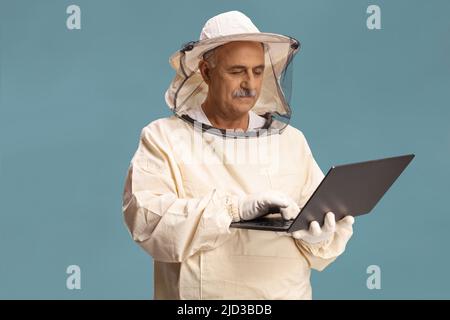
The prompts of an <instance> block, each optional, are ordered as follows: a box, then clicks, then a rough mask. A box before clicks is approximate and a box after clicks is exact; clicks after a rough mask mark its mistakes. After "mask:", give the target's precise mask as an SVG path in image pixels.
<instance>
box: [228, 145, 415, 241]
mask: <svg viewBox="0 0 450 320" xmlns="http://www.w3.org/2000/svg"><path fill="white" fill-rule="evenodd" d="M413 158H414V154H407V155H402V156H397V157H391V158H384V159H377V160H371V161H365V162H358V163H350V164H344V165H338V166H333V167H331V168H330V170H329V171H328V173H327V174H326V175H325V177H324V178H323V180H322V182H321V183H320V184H319V186H318V187H317V189H316V190H315V191H314V193H313V194H312V195H311V197H310V198H309V200H308V201H307V202H306V204H305V206H304V207H303V208H302V209H301V210H300V212H299V214H298V215H297V217H296V218H295V219H294V220H284V219H283V218H282V217H281V214H279V208H278V209H277V208H272V209H271V210H270V211H269V214H268V215H265V216H263V217H260V218H258V219H254V220H249V221H239V222H234V223H232V224H231V226H230V227H232V228H243V229H254V230H266V231H286V232H289V233H291V232H294V231H298V230H302V229H308V228H309V224H310V222H312V221H314V220H316V221H318V222H319V224H320V225H321V226H322V225H323V222H324V218H325V214H326V213H327V212H329V211H332V212H333V213H334V214H335V216H336V221H339V220H340V219H342V218H343V217H344V216H346V215H352V216H354V217H356V216H359V215H363V214H367V213H369V212H370V211H371V210H372V209H373V208H374V207H375V205H376V204H377V203H378V201H380V199H381V198H382V197H383V195H384V194H385V193H386V191H387V190H388V189H389V188H390V187H391V186H392V184H393V183H394V182H395V180H397V178H398V177H399V176H400V174H401V173H402V172H403V170H405V168H406V167H407V166H408V164H409V163H410V162H411V161H412V159H413ZM277 212H278V214H276V213H277Z"/></svg>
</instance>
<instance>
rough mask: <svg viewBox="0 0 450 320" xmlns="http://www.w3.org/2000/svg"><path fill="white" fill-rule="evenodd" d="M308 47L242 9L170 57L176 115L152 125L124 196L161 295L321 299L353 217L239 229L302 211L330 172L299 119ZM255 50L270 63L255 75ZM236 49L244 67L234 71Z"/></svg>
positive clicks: (215, 21) (170, 94)
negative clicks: (295, 62)
mask: <svg viewBox="0 0 450 320" xmlns="http://www.w3.org/2000/svg"><path fill="white" fill-rule="evenodd" d="M255 43H258V46H259V47H258V46H256V47H255V46H254V44H255ZM230 48H231V49H232V50H231V49H230ZM299 48H300V44H299V42H298V41H297V40H296V39H293V38H291V37H287V36H283V35H278V34H271V33H261V32H260V31H259V30H258V29H257V28H256V26H255V25H254V24H253V23H252V22H251V21H250V19H249V18H248V17H246V16H245V15H244V14H242V13H240V12H237V11H232V12H227V13H223V14H220V15H218V16H215V17H213V18H212V19H210V20H209V21H208V22H207V23H206V24H205V26H204V28H203V30H202V32H201V35H200V40H199V41H194V42H190V43H187V44H186V45H184V46H183V47H182V49H181V50H179V51H178V52H176V53H175V54H174V55H173V56H172V57H171V58H170V63H171V66H172V67H173V68H174V69H175V71H176V75H175V78H174V79H173V81H172V83H171V85H170V87H169V88H168V90H167V92H166V96H165V97H166V102H167V104H168V105H169V107H170V108H171V110H172V111H173V113H174V115H173V116H171V117H169V118H164V119H159V120H156V121H153V122H151V123H150V124H149V125H147V126H146V127H145V128H144V129H143V130H142V133H141V136H140V142H139V146H138V149H137V151H136V153H135V155H134V157H133V159H132V161H131V164H130V167H129V171H128V176H127V179H126V184H125V190H124V195H123V212H124V217H125V221H126V224H127V226H128V228H129V230H130V232H131V235H132V237H133V239H134V240H135V241H136V242H137V243H138V244H139V245H140V246H141V247H142V248H143V249H144V250H145V251H146V252H148V253H149V254H150V255H151V256H152V257H153V262H154V290H155V291H154V297H155V298H156V299H311V297H312V293H311V285H310V270H311V268H313V269H316V270H323V269H324V268H325V267H326V266H327V265H328V264H330V263H331V262H332V261H334V260H335V259H336V257H337V256H338V255H340V254H341V253H342V252H343V251H344V250H345V246H346V243H347V241H348V240H349V238H350V237H351V235H352V232H353V231H352V224H353V218H352V217H351V216H347V217H345V218H344V219H342V220H340V221H335V218H334V215H333V213H331V212H330V213H327V214H326V218H325V222H324V224H323V226H320V225H319V224H318V223H317V222H315V221H314V222H312V223H311V224H310V228H309V230H301V231H297V232H294V233H293V234H288V233H283V232H271V231H257V230H246V229H234V228H230V224H231V223H232V222H233V221H240V220H250V219H254V218H257V217H259V216H261V215H264V214H266V213H268V212H269V210H270V208H271V207H278V208H279V210H280V212H281V214H282V215H283V217H284V218H285V219H292V218H294V217H295V216H296V215H297V214H298V212H299V210H300V208H302V207H303V206H304V205H305V203H306V201H307V200H308V198H309V197H310V196H311V194H312V193H313V191H314V190H315V188H316V187H317V186H318V184H319V183H320V182H321V180H322V179H323V173H322V171H321V170H320V168H319V166H318V165H317V163H316V161H315V160H314V158H313V155H312V153H311V150H310V148H309V146H308V143H307V141H306V139H305V137H304V135H303V134H302V132H301V131H299V130H297V129H295V128H293V127H291V126H289V124H288V123H289V119H290V116H291V108H290V106H289V98H290V97H289V96H290V94H289V90H290V89H289V86H290V78H291V77H290V74H289V72H290V71H289V70H290V69H289V68H290V65H292V63H291V62H292V59H293V57H294V55H295V54H296V53H297V51H298V50H299ZM225 49H226V50H228V51H227V52H226V54H224V51H222V55H220V54H219V53H220V52H221V51H220V50H225ZM239 50H240V51H241V52H238V51H239ZM242 50H244V51H245V50H247V51H245V52H244V51H242ZM258 50H260V51H258ZM215 51H216V52H215ZM236 52H238V53H239V54H241V55H240V56H236V55H235V53H236ZM258 52H259V53H258ZM211 53H212V56H210V55H211ZM244 53H245V54H244ZM249 53H251V54H253V53H255V55H256V56H257V55H258V54H259V57H260V58H261V59H260V60H262V61H260V65H261V66H259V67H255V68H254V69H252V70H250V72H249V73H248V72H247V71H248V70H247V69H248V68H247V67H246V63H247V62H248V61H247V60H246V57H247V56H251V54H250V55H249ZM236 54H237V53H236ZM214 55H217V56H215V57H214ZM211 57H212V58H215V60H216V61H213V62H214V63H212V62H211V65H210V64H209V63H208V62H206V61H205V60H208V59H212V58H211ZM235 57H239V59H240V60H239V59H238V60H239V61H237V62H239V64H243V65H244V66H241V67H240V68H239V66H238V68H237V69H239V70H237V71H236V70H234V69H236V66H232V68H231V69H233V68H234V69H233V70H234V71H233V70H231V71H228V69H225V66H227V65H226V64H227V63H231V61H232V60H233V59H234V58H235ZM212 60H214V59H212ZM235 60H236V59H235ZM234 62H236V61H234ZM212 64H217V65H218V67H217V68H219V69H218V70H219V71H217V70H216V71H215V72H216V73H215V75H216V78H214V77H212V76H211V78H209V76H210V75H211V74H214V73H212V72H214V70H213V68H212ZM262 65H263V66H262ZM227 67H228V66H227ZM251 67H253V66H251ZM258 68H259V69H258ZM220 70H223V72H222V71H220ZM225 70H226V71H225ZM235 71H236V72H235ZM209 72H211V73H209ZM212 79H215V80H212ZM235 84H236V88H235V87H233V85H235ZM209 88H211V90H217V91H214V92H220V94H215V96H214V95H213V94H212V92H213V91H211V92H210V94H208V90H209ZM226 90H229V91H226ZM230 90H233V91H230ZM231 92H232V94H231ZM228 93H229V94H228ZM211 101H213V103H211ZM214 101H215V102H214ZM224 106H225V107H224ZM224 108H225V109H224ZM226 108H228V109H230V110H231V109H233V108H235V110H234V109H233V110H231V111H230V110H228V109H226ZM242 110H248V111H245V112H242ZM221 112H225V113H226V112H235V114H239V115H240V116H239V117H237V118H233V116H229V117H228V116H227V117H228V118H227V117H225V116H222V115H221ZM230 114H231V113H230ZM221 117H222V120H223V119H225V120H227V119H231V118H233V119H234V120H236V121H234V120H233V121H234V122H233V121H231V122H229V123H236V125H230V126H227V125H225V124H224V123H225V122H222V124H221V123H220V121H219V120H220V119H221Z"/></svg>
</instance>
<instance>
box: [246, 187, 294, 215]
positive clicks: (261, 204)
mask: <svg viewBox="0 0 450 320" xmlns="http://www.w3.org/2000/svg"><path fill="white" fill-rule="evenodd" d="M238 207H239V217H240V218H241V220H253V219H256V218H258V217H261V216H263V215H265V214H267V213H268V212H269V208H271V207H279V208H280V212H281V215H282V216H283V219H285V220H290V219H294V218H295V217H296V216H297V214H298V213H299V212H300V208H299V206H298V205H297V203H295V201H294V200H292V199H291V198H290V197H288V196H286V195H285V194H284V193H282V192H279V191H267V192H263V193H258V194H253V195H248V196H242V197H240V198H239V204H238Z"/></svg>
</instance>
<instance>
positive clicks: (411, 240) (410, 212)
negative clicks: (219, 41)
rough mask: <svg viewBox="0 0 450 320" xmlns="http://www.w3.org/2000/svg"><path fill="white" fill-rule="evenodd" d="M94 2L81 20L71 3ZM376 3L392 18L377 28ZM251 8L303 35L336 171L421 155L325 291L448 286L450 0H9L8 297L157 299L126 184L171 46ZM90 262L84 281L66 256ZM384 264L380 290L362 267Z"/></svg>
mask: <svg viewBox="0 0 450 320" xmlns="http://www.w3.org/2000/svg"><path fill="white" fill-rule="evenodd" d="M70 4H76V5H79V6H80V7H81V30H68V29H67V27H66V19H67V17H68V14H66V8H67V7H68V6H69V5H70ZM370 4H376V5H379V6H380V8H381V23H382V29H381V30H369V29H367V27H366V19H367V17H368V14H367V13H366V9H367V7H368V6H369V5H370ZM229 10H241V11H243V12H244V13H245V14H247V15H248V16H250V17H251V18H252V20H253V21H254V23H255V24H256V25H257V26H258V27H259V28H260V30H261V31H267V32H274V33H282V34H288V35H291V36H294V37H296V38H297V39H299V40H300V41H301V42H302V45H303V46H302V50H301V52H300V53H299V54H298V55H297V57H296V61H295V69H294V84H293V102H292V106H293V109H294V113H293V119H292V123H291V124H292V125H293V126H295V127H297V128H299V129H301V130H302V131H303V132H304V133H305V135H306V137H307V139H308V141H309V144H310V146H311V148H312V150H313V153H314V155H315V158H316V160H317V162H318V163H319V165H320V166H321V168H322V170H323V171H327V170H328V168H329V167H330V166H331V165H333V164H341V163H346V162H356V161H363V160H368V159H373V158H381V157H384V156H393V155H397V154H403V153H415V154H416V158H415V160H414V161H413V162H412V164H411V166H410V167H409V168H408V169H407V170H406V171H405V172H404V173H403V174H402V176H401V177H400V179H399V180H398V181H397V182H396V183H395V184H394V185H393V187H392V188H391V190H390V191H389V192H388V193H387V194H386V195H385V197H384V198H383V199H382V201H381V202H380V203H379V204H378V205H377V207H376V208H375V210H374V211H373V214H371V215H367V216H364V217H360V218H358V219H357V222H356V225H355V234H354V237H353V238H352V240H351V241H350V243H349V245H348V248H347V251H346V252H345V253H344V254H343V255H342V256H341V257H340V258H339V259H338V260H337V261H336V262H335V263H334V264H332V265H331V266H330V267H329V268H328V269H326V270H325V271H323V272H322V273H314V275H313V278H312V282H313V288H314V298H316V299H327V298H341V299H347V298H354V299H381V298H383V299H391V298H414V299H416V298H450V277H449V275H448V272H449V271H448V270H450V256H449V252H450V250H449V249H448V244H449V243H450V233H449V231H448V230H449V226H450V215H449V213H450V212H449V211H450V209H449V207H448V202H447V200H448V197H449V195H450V187H449V186H448V181H449V180H450V169H449V164H450V161H449V158H450V126H449V120H450V103H449V102H450V59H449V58H450V19H449V12H450V1H445V0H441V1H439V0H433V1H424V0H422V1H412V0H408V1H406V0H397V1H380V0H377V1H361V0H346V1H343V0H341V1H333V0H327V1H325V0H320V1H318V0H307V1H306V0H304V1H273V0H272V1H256V0H252V1H226V2H225V1H207V0H201V1H200V0H197V1H181V0H178V1H164V2H163V1H159V2H154V1H142V0H140V1H137V0H135V1H125V0H122V1H118V0H108V1H105V0H96V1H87V0H77V1H62V0H52V1H50V0H46V1H44V0H41V1H31V0H30V1H23V0H22V1H17V0H14V1H12V0H10V1H5V0H0V23H1V37H0V200H1V206H0V219H1V220H0V298H26V299H28V298H38V299H45V298H58V299H79V298H84V299H91V298H101V299H103V298H137V299H148V298H151V297H152V296H153V283H152V261H151V258H150V257H149V256H148V255H147V254H146V253H145V252H144V251H143V250H141V249H140V248H139V247H138V246H137V245H135V244H134V243H133V241H132V240H131V238H130V236H129V234H128V231H127V230H126V228H125V225H124V223H123V220H122V212H121V197H122V190H123V182H124V178H125V174H126V170H127V167H128V163H129V161H130V159H131V157H132V155H133V153H134V151H135V149H136V147H137V143H138V138H139V133H140V130H141V128H142V127H144V126H145V125H146V124H147V123H149V122H150V121H152V120H155V119H157V118H160V117H164V116H168V115H170V111H169V110H168V108H167V106H166V105H165V102H164V97H163V94H164V92H165V90H166V88H167V86H168V85H169V83H170V81H171V79H172V77H173V75H174V73H173V70H172V69H171V68H170V66H169V64H168V58H169V56H170V55H171V54H172V53H173V52H174V51H176V50H177V49H178V48H179V47H180V45H181V44H182V43H184V42H187V41H189V40H195V39H197V38H198V36H199V33H200V30H201V27H202V26H203V24H204V23H205V22H206V20H207V19H208V18H210V17H212V16H214V15H216V14H218V13H221V12H224V11H229ZM71 264H76V265H79V266H80V267H81V273H82V277H81V286H82V289H81V290H68V289H67V288H66V278H67V276H68V275H67V274H66V268H67V266H68V265H71ZM372 264H374V265H378V266H380V268H381V272H382V273H381V290H368V289H367V287H366V279H367V277H368V274H367V273H366V268H367V267H368V266H369V265H372Z"/></svg>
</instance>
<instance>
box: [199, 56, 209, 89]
mask: <svg viewBox="0 0 450 320" xmlns="http://www.w3.org/2000/svg"><path fill="white" fill-rule="evenodd" d="M198 69H199V70H200V73H201V75H202V78H203V81H205V82H206V84H209V79H210V72H211V69H210V68H209V65H208V62H206V61H205V60H200V62H199V63H198Z"/></svg>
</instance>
